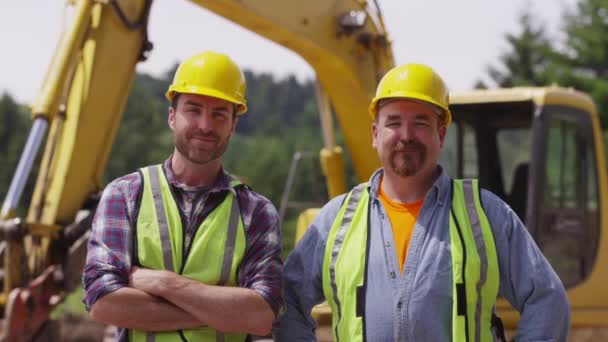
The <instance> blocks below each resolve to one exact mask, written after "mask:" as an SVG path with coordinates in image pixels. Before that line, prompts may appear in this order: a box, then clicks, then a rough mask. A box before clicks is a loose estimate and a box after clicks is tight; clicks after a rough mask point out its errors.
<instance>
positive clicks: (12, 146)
mask: <svg viewBox="0 0 608 342" xmlns="http://www.w3.org/2000/svg"><path fill="white" fill-rule="evenodd" d="M30 125H31V119H30V116H29V112H28V110H27V108H26V107H25V106H22V105H19V104H18V103H17V102H16V101H15V100H14V99H13V98H12V97H11V96H10V95H9V94H8V93H4V94H2V97H0V165H2V167H0V195H1V196H2V200H4V197H5V195H6V193H7V192H8V188H9V186H10V183H11V181H12V179H13V175H14V173H15V170H16V168H17V163H18V162H19V159H20V157H21V153H22V152H23V149H24V147H25V141H26V139H27V134H28V132H29V127H30ZM37 165H38V160H36V161H35V164H34V166H33V172H32V173H34V172H35V170H36V169H37ZM34 183H35V177H32V176H30V178H29V179H28V182H27V183H26V187H25V189H24V193H23V196H22V198H21V201H20V205H21V207H23V206H24V204H27V203H29V201H30V199H31V195H32V191H33V186H34ZM19 211H23V208H21V209H20V210H19Z"/></svg>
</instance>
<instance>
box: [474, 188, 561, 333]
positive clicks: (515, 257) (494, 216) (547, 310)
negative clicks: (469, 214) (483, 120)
mask: <svg viewBox="0 0 608 342" xmlns="http://www.w3.org/2000/svg"><path fill="white" fill-rule="evenodd" d="M482 202H483V205H484V209H485V210H486V213H487V215H488V219H489V221H490V225H491V226H492V229H493V230H494V238H495V243H496V250H497V254H498V262H499V267H500V288H499V293H500V295H502V296H503V297H505V298H506V299H507V300H508V301H509V302H510V303H511V305H513V307H514V308H515V309H517V310H518V311H519V312H520V314H521V318H520V320H519V324H518V328H517V336H516V338H515V339H516V340H517V341H567V339H568V332H569V329H570V303H569V301H568V297H567V294H566V290H565V289H564V286H563V285H562V282H561V280H560V279H559V277H558V276H557V274H556V273H555V271H554V270H553V268H552V267H551V265H550V264H549V262H548V261H547V259H546V258H545V257H544V255H543V254H542V252H541V251H540V249H539V248H538V247H537V245H536V243H535V242H534V240H533V239H532V237H531V235H530V234H529V232H528V230H527V229H526V227H525V226H524V224H523V223H522V222H521V221H520V219H519V217H518V216H517V214H515V212H514V211H513V210H511V208H510V207H509V206H508V205H507V204H505V203H504V202H503V201H502V200H500V199H499V198H498V197H496V196H495V195H494V194H492V193H490V192H487V191H484V192H483V194H482Z"/></svg>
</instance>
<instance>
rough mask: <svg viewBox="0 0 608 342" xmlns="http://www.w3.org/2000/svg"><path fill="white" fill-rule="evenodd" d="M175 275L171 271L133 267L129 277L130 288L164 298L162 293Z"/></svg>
mask: <svg viewBox="0 0 608 342" xmlns="http://www.w3.org/2000/svg"><path fill="white" fill-rule="evenodd" d="M173 275H174V273H173V272H170V271H165V270H150V269H147V268H140V267H133V268H132V269H131V275H130V276H129V286H130V287H133V288H135V289H138V290H141V291H144V292H146V293H148V294H151V295H154V296H159V297H162V293H164V290H165V289H166V288H167V286H166V285H167V283H168V281H169V279H170V278H171V277H172V276H173Z"/></svg>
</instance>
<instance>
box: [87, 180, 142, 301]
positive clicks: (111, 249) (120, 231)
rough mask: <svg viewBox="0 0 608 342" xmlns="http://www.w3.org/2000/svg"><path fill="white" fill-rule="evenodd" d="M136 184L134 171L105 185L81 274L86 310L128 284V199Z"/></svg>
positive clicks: (130, 220)
mask: <svg viewBox="0 0 608 342" xmlns="http://www.w3.org/2000/svg"><path fill="white" fill-rule="evenodd" d="M138 187H139V176H138V175H137V174H131V175H128V176H125V177H122V178H120V179H117V180H116V181H114V182H112V183H110V184H109V185H108V186H107V187H106V189H105V190H104V192H103V195H102V197H101V199H100V201H99V204H98V206H97V211H96V212H95V216H94V218H93V224H92V229H91V234H90V236H89V241H88V245H87V258H86V263H85V266H84V270H83V276H82V283H83V289H84V297H83V302H84V304H85V306H86V308H87V310H90V309H91V306H92V305H93V303H95V302H96V301H97V300H98V299H99V298H101V297H103V296H104V295H106V294H108V293H110V292H113V291H116V290H118V289H120V288H122V287H126V286H128V283H129V272H130V270H131V248H132V235H131V234H132V228H131V224H132V222H133V220H132V219H133V218H132V217H131V214H130V213H131V212H133V211H132V208H129V204H128V203H130V202H132V201H131V197H133V196H135V195H134V194H136V193H137V191H138Z"/></svg>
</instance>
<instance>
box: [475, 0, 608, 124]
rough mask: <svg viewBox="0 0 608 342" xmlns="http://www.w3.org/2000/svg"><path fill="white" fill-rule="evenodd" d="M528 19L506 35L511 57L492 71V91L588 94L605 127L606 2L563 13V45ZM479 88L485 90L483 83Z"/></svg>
mask: <svg viewBox="0 0 608 342" xmlns="http://www.w3.org/2000/svg"><path fill="white" fill-rule="evenodd" d="M535 21H536V20H534V19H533V17H532V16H531V15H530V14H529V13H526V14H524V15H523V16H522V17H521V20H520V23H521V26H522V30H521V33H520V34H518V35H513V34H507V35H506V36H505V38H506V40H507V42H508V43H509V46H510V48H509V51H508V52H507V53H505V54H503V55H502V56H501V57H500V64H501V65H500V67H495V66H491V67H489V69H488V75H489V77H490V78H491V79H492V80H493V82H494V84H493V85H492V86H499V87H511V86H518V85H539V86H542V85H550V84H554V83H555V84H558V85H560V86H564V87H573V88H575V89H578V90H581V91H583V92H586V93H588V94H589V95H590V96H591V97H592V98H593V100H594V101H595V103H596V105H597V106H598V111H599V113H600V119H601V121H602V123H603V126H605V125H607V124H608V113H607V111H608V79H607V78H606V76H608V35H606V32H608V0H580V1H579V2H578V3H577V5H576V7H574V8H572V9H570V10H565V11H564V15H563V25H562V30H561V33H562V36H563V37H564V38H563V39H562V40H551V39H550V37H548V36H547V34H546V32H545V30H544V28H543V27H542V25H537V26H535V25H534V22H535ZM478 86H480V87H486V86H487V85H486V84H484V83H483V82H478Z"/></svg>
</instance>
